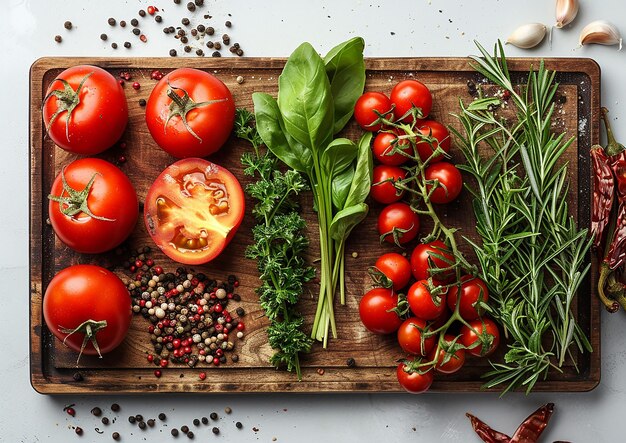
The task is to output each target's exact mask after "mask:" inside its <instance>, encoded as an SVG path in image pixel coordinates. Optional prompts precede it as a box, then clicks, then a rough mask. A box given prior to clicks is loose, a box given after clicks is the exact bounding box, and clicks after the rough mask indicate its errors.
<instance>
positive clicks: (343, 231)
mask: <svg viewBox="0 0 626 443" xmlns="http://www.w3.org/2000/svg"><path fill="white" fill-rule="evenodd" d="M368 209H369V208H368V206H367V205H366V204H365V203H359V204H356V205H354V206H349V207H347V208H345V209H342V210H341V211H339V212H338V213H337V214H336V215H335V217H333V221H332V223H331V224H330V229H329V235H330V237H331V238H332V239H333V240H335V241H338V242H341V241H343V240H344V239H345V238H346V237H348V235H350V232H351V231H352V230H353V229H354V228H355V226H356V225H358V224H359V223H361V222H362V221H363V220H364V219H365V217H366V216H367V211H368Z"/></svg>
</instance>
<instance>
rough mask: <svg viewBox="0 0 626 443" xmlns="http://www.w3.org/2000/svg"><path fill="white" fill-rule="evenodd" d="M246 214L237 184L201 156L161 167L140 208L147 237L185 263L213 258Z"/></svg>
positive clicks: (169, 255)
mask: <svg viewBox="0 0 626 443" xmlns="http://www.w3.org/2000/svg"><path fill="white" fill-rule="evenodd" d="M244 211H245V198H244V193H243V189H241V185H240V184H239V181H237V179H236V178H235V176H234V175H233V174H231V173H230V172H229V171H228V170H227V169H225V168H222V167H221V166H218V165H216V164H215V163H211V162H210V161H207V160H203V159H201V158H187V159H184V160H180V161H177V162H176V163H174V164H172V165H170V166H168V167H167V168H165V170H164V171H163V172H161V175H159V176H158V177H157V179H156V180H155V181H154V183H152V186H151V187H150V190H149V191H148V195H147V197H146V203H145V205H144V219H145V222H146V227H147V228H148V232H149V233H150V236H151V237H152V239H153V240H154V242H155V243H156V244H157V246H158V247H159V248H161V250H163V252H164V253H165V254H166V255H167V256H168V257H170V258H171V259H172V260H176V261H177V262H180V263H185V264H188V265H198V264H202V263H207V262H209V261H211V260H213V259H214V258H215V257H217V256H218V255H219V254H220V253H221V252H222V251H223V250H224V248H225V247H226V245H228V243H229V242H230V240H231V239H232V238H233V236H234V235H235V232H237V229H238V228H239V225H240V224H241V221H242V220H243V214H244Z"/></svg>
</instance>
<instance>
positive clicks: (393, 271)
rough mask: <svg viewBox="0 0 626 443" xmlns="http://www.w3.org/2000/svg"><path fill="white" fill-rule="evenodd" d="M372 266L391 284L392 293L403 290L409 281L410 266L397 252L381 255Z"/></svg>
mask: <svg viewBox="0 0 626 443" xmlns="http://www.w3.org/2000/svg"><path fill="white" fill-rule="evenodd" d="M374 266H375V267H376V269H378V270H379V271H380V272H382V273H383V274H384V275H385V276H386V277H387V278H388V279H389V280H391V281H392V282H393V290H394V291H399V290H401V289H402V288H404V287H405V286H406V285H407V283H409V280H410V279H411V264H410V263H409V261H408V260H407V259H406V258H405V257H403V256H402V255H400V254H398V253H397V252H389V253H387V254H383V255H381V256H380V257H378V260H376V263H375V264H374Z"/></svg>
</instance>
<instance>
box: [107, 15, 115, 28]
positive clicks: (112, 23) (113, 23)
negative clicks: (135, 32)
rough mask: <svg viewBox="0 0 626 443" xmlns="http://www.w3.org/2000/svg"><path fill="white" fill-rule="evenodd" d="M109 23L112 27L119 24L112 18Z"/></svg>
mask: <svg viewBox="0 0 626 443" xmlns="http://www.w3.org/2000/svg"><path fill="white" fill-rule="evenodd" d="M108 22H109V25H110V26H115V25H116V24H117V22H116V21H115V19H114V18H113V17H110V18H109V20H108Z"/></svg>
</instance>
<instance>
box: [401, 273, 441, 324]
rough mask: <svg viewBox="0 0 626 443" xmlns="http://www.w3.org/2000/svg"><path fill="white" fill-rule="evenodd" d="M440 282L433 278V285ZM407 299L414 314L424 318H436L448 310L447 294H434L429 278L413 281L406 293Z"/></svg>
mask: <svg viewBox="0 0 626 443" xmlns="http://www.w3.org/2000/svg"><path fill="white" fill-rule="evenodd" d="M438 285H439V283H438V282H437V281H434V280H433V286H434V287H436V286H438ZM406 300H407V302H408V303H409V308H410V309H411V312H412V313H413V315H415V316H416V317H417V318H421V319H423V320H436V319H437V318H439V317H440V316H441V315H442V314H443V313H444V311H446V294H445V293H441V294H439V295H435V296H433V295H432V293H431V291H430V289H429V283H428V280H420V281H418V282H415V283H413V285H411V287H410V288H409V290H408V292H407V293H406Z"/></svg>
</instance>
